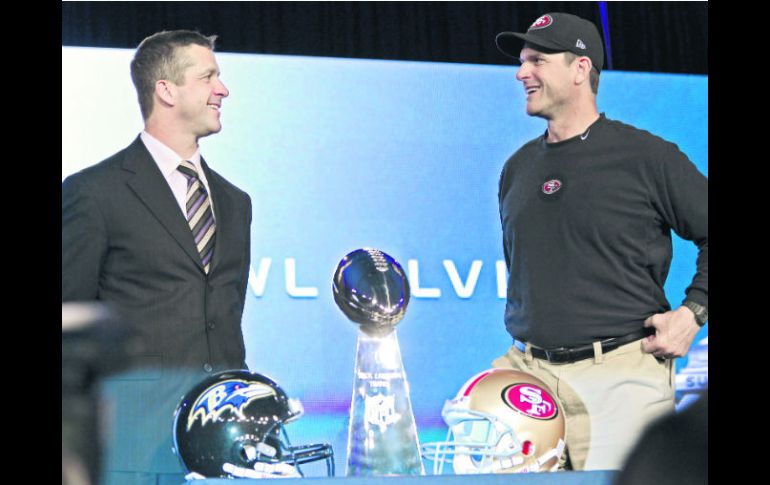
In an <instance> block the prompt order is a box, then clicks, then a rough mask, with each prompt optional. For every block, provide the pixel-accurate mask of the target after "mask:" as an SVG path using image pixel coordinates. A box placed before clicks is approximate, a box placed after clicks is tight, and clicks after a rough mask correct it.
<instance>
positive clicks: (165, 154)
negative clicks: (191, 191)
mask: <svg viewBox="0 0 770 485" xmlns="http://www.w3.org/2000/svg"><path fill="white" fill-rule="evenodd" d="M139 137H140V138H141V139H142V143H144V146H146V147H147V150H148V151H149V152H150V155H152V159H153V160H155V163H156V164H157V165H158V168H159V169H160V172H161V173H162V174H163V177H164V178H165V179H166V182H167V183H168V185H169V187H171V192H173V193H174V198H175V199H176V202H177V204H179V209H180V210H181V211H182V214H184V216H185V219H187V208H186V203H187V177H185V176H184V175H183V174H182V172H180V171H179V170H177V168H178V167H179V164H180V163H182V160H184V159H183V158H182V157H180V156H179V155H177V153H176V152H174V150H172V149H171V148H169V147H168V146H166V145H164V144H163V143H162V142H160V141H159V140H158V139H157V138H155V137H153V136H152V135H150V134H149V133H147V132H146V131H142V133H140V134H139ZM187 160H189V161H190V162H192V164H193V165H195V170H196V171H197V172H198V178H199V179H200V180H201V182H203V186H204V187H206V191H207V192H208V193H209V204H211V212H212V214H214V219H215V220H216V213H215V211H214V200H213V198H212V197H211V191H210V190H209V182H208V180H206V174H205V173H204V172H203V170H202V169H201V151H200V148H198V149H197V150H195V153H194V154H193V156H192V157H190V158H188V159H187Z"/></svg>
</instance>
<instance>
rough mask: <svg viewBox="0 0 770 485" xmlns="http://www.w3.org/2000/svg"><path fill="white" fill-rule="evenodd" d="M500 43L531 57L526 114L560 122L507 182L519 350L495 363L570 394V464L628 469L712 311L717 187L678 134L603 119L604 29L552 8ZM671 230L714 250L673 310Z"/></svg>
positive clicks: (513, 325) (511, 310)
mask: <svg viewBox="0 0 770 485" xmlns="http://www.w3.org/2000/svg"><path fill="white" fill-rule="evenodd" d="M496 43H497V46H498V48H499V49H500V50H501V51H502V52H504V53H505V54H507V55H509V56H511V57H514V58H516V59H519V61H520V63H521V67H519V69H518V72H517V74H516V78H517V80H519V81H521V83H522V85H523V88H524V91H525V95H526V100H527V101H526V110H527V114H528V115H530V116H537V117H541V118H543V119H545V120H546V121H547V122H548V128H547V130H546V131H545V133H544V134H543V135H542V136H539V137H538V138H535V139H534V140H532V141H530V142H528V143H527V144H525V145H524V146H523V147H521V148H520V149H519V150H518V151H517V152H516V153H515V154H514V155H513V156H511V157H510V159H508V161H507V162H506V163H505V166H504V168H503V170H502V174H501V177H500V186H499V194H498V195H499V202H500V220H501V223H502V230H503V247H504V253H505V261H506V264H507V266H508V271H509V278H508V294H507V302H506V309H505V325H506V328H507V329H508V332H509V333H510V334H511V336H512V337H513V339H514V343H513V346H512V347H511V348H510V350H509V351H508V352H507V353H506V355H504V356H502V357H500V358H499V359H497V360H495V362H494V363H493V365H494V366H496V367H513V368H516V369H519V370H522V371H525V372H529V373H532V374H534V375H536V376H537V377H539V378H541V379H543V380H544V381H545V382H546V383H548V384H549V385H550V386H551V388H552V390H553V391H554V392H555V393H556V394H557V396H558V398H559V400H560V401H561V403H562V405H563V408H564V413H565V416H566V418H567V439H566V441H567V455H566V456H567V458H568V461H567V463H565V464H564V467H566V468H572V469H577V470H581V469H585V470H589V469H594V470H596V469H619V468H621V467H622V465H623V462H624V460H625V459H626V456H627V454H628V452H629V450H630V449H631V448H632V447H633V445H634V444H635V442H636V440H637V439H638V437H639V436H640V435H641V433H642V432H643V430H644V428H645V426H646V425H647V424H648V423H650V422H651V421H653V420H654V419H656V418H657V417H659V416H661V415H663V414H665V413H668V412H673V410H674V385H673V373H674V364H673V359H674V358H676V357H681V356H684V355H685V354H686V353H687V351H688V349H689V347H690V345H691V344H692V341H693V339H694V338H695V336H696V334H697V332H698V330H699V329H700V328H701V326H702V325H703V324H704V323H705V322H706V320H707V319H708V316H707V307H708V181H707V179H706V177H705V176H703V174H701V173H700V172H699V171H698V170H697V168H696V167H695V165H694V164H693V163H692V162H690V160H688V158H687V157H686V156H685V155H684V154H683V153H682V152H681V151H679V149H678V147H677V146H676V145H674V144H673V143H670V142H667V141H665V140H663V139H661V138H659V137H657V136H655V135H653V134H651V133H649V132H647V131H644V130H640V129H637V128H635V127H633V126H629V125H627V124H624V123H621V122H619V121H614V120H610V119H608V118H606V117H605V116H604V114H603V113H602V114H600V113H599V111H598V109H597V105H596V93H597V90H598V84H599V74H600V72H601V69H602V68H603V61H604V49H603V46H602V41H601V37H600V35H599V32H598V30H597V29H596V27H595V26H594V25H593V24H592V23H590V22H588V21H586V20H584V19H581V18H579V17H576V16H574V15H570V14H565V13H549V14H546V15H543V16H541V17H540V18H538V19H537V20H536V21H535V22H534V23H533V24H532V25H531V26H530V27H529V29H528V31H527V32H526V33H514V32H502V33H500V34H499V35H498V36H497V39H496ZM671 230H673V231H675V232H676V233H677V234H678V235H679V236H681V237H682V238H683V239H686V240H690V241H693V243H694V244H696V245H697V246H698V249H699V253H698V258H697V271H696V273H695V276H694V277H693V280H692V283H691V284H690V286H689V287H688V288H687V290H686V296H685V297H684V301H683V302H682V304H681V306H678V308H676V309H674V310H672V309H671V306H670V305H669V303H668V301H667V299H666V296H665V292H664V289H663V285H664V283H665V280H666V276H667V275H668V270H669V267H670V264H671V258H672V244H671Z"/></svg>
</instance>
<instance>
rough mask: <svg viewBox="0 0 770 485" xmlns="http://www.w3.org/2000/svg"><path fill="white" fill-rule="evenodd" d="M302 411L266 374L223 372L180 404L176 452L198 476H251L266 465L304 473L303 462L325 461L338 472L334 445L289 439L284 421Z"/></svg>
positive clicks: (175, 422) (177, 417)
mask: <svg viewBox="0 0 770 485" xmlns="http://www.w3.org/2000/svg"><path fill="white" fill-rule="evenodd" d="M303 412H304V410H303V408H302V404H301V403H300V402H299V400H297V399H290V398H289V397H288V396H287V395H286V393H285V392H284V390H283V389H282V388H281V387H280V386H279V385H278V384H276V383H275V382H274V381H273V380H272V379H270V378H268V377H266V376H264V375H261V374H257V373H253V372H249V371H245V370H231V371H224V372H219V373H217V374H213V375H211V376H209V377H208V378H206V379H204V380H203V381H201V382H200V383H199V384H197V385H196V386H195V387H193V389H191V390H190V391H189V392H188V393H187V394H186V395H185V396H184V397H183V398H182V401H181V402H180V403H179V405H178V406H177V409H176V413H175V415H174V452H175V453H176V454H177V456H178V457H179V459H180V461H181V462H182V465H183V466H184V467H185V469H186V470H187V471H188V472H189V473H190V474H193V475H196V476H199V477H200V476H202V477H225V478H234V477H243V476H247V477H248V476H254V473H255V472H254V470H255V469H256V470H265V469H266V468H267V467H269V468H270V469H271V470H276V469H277V470H281V469H284V468H290V469H291V470H292V471H293V470H296V472H297V473H298V476H301V475H302V472H301V470H300V469H299V465H301V464H304V463H309V462H312V461H317V460H322V459H325V460H326V466H327V473H328V475H329V476H334V453H333V451H332V447H331V445H328V444H314V445H304V446H292V445H291V444H290V443H289V437H288V434H287V433H286V429H285V428H284V425H286V424H287V423H289V422H292V421H295V420H297V419H298V418H299V417H300V416H302V414H303ZM287 465H288V466H287ZM282 467H283V468H282ZM234 470H236V471H237V470H241V471H243V470H246V473H247V474H246V475H244V474H243V473H240V474H238V473H236V472H234ZM248 473H251V475H249V474H248Z"/></svg>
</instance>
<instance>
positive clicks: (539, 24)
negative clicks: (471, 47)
mask: <svg viewBox="0 0 770 485" xmlns="http://www.w3.org/2000/svg"><path fill="white" fill-rule="evenodd" d="M521 40H524V41H525V42H526V43H528V44H532V45H533V46H534V47H542V48H544V49H547V50H548V51H552V52H564V51H569V52H572V53H573V54H577V55H579V56H586V57H588V58H589V59H591V63H593V66H594V67H595V68H596V69H597V70H599V71H601V70H602V68H603V67H604V46H603V45H602V38H601V36H600V35H599V30H597V28H596V25H594V24H593V23H592V22H589V21H588V20H585V19H582V18H580V17H578V16H577V15H572V14H569V13H562V12H554V13H547V14H545V15H541V16H540V17H539V18H538V19H537V20H535V21H534V22H533V23H532V25H530V26H529V29H527V33H526V34H522V33H520V32H500V33H499V34H497V37H495V44H497V48H498V49H499V50H500V52H502V53H503V54H505V55H507V56H510V57H513V58H515V59H518V58H519V54H520V53H521V47H522V43H521Z"/></svg>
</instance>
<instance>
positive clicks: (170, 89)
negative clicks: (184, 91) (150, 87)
mask: <svg viewBox="0 0 770 485" xmlns="http://www.w3.org/2000/svg"><path fill="white" fill-rule="evenodd" d="M155 96H157V97H158V98H159V99H160V101H161V102H163V103H164V104H166V105H168V106H173V105H174V102H175V101H176V86H175V85H174V83H172V82H170V81H168V80H166V79H160V80H158V81H157V82H156V83H155Z"/></svg>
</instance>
